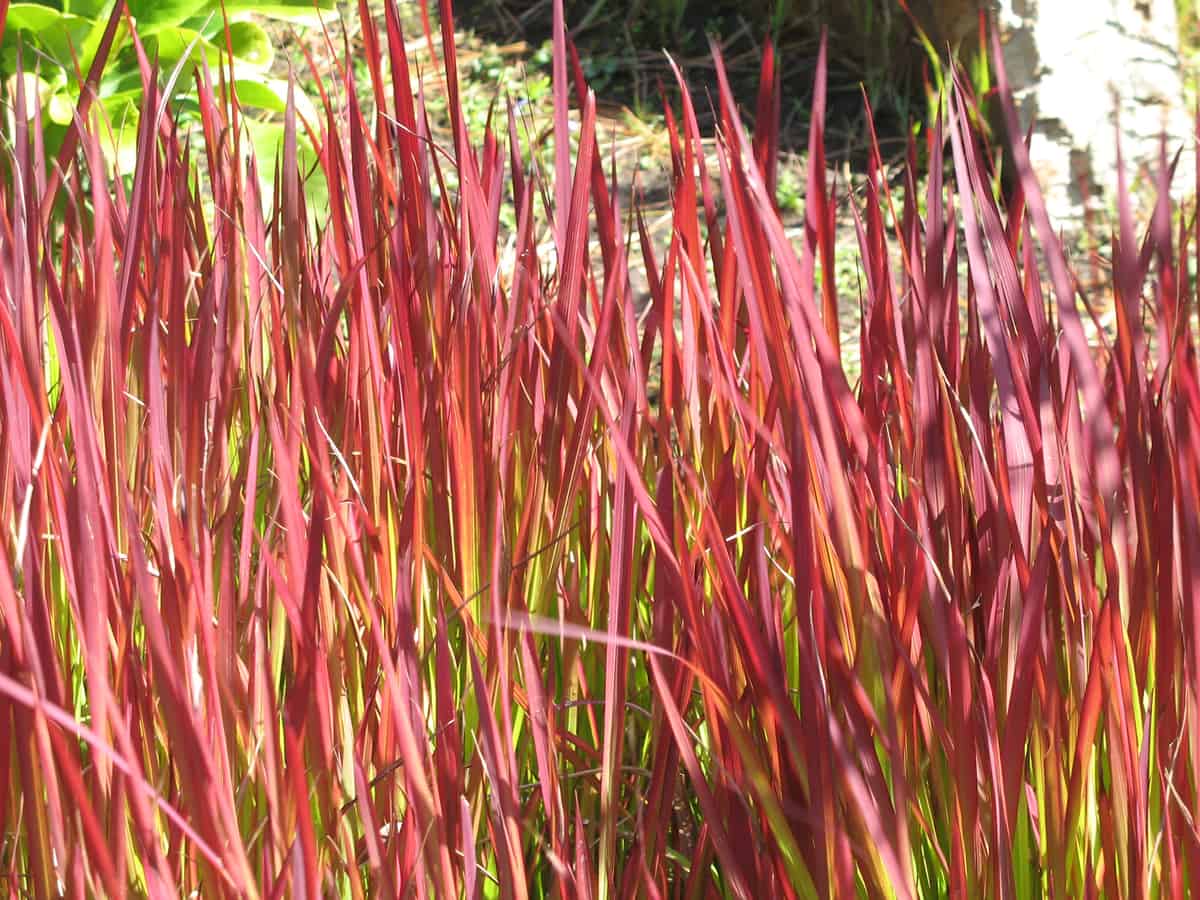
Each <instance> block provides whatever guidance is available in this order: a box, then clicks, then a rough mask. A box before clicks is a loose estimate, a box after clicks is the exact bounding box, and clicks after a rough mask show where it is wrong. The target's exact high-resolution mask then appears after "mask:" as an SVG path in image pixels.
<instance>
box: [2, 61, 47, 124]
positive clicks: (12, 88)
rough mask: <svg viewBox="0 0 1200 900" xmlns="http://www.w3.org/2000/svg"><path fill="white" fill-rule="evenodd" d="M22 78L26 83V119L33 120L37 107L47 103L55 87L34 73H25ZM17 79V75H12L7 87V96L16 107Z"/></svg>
mask: <svg viewBox="0 0 1200 900" xmlns="http://www.w3.org/2000/svg"><path fill="white" fill-rule="evenodd" d="M20 77H21V78H22V80H23V81H24V82H25V117H26V119H30V120H31V119H33V114H34V113H35V112H36V111H37V107H38V106H40V105H41V104H43V103H45V102H46V99H47V98H48V97H50V96H51V94H52V93H53V92H54V87H53V85H51V84H50V82H48V81H46V79H44V78H39V77H38V76H37V75H35V74H34V73H33V72H24V73H22V75H21V76H20ZM17 78H18V76H16V75H10V76H9V77H8V79H7V84H6V85H5V94H6V96H7V97H8V98H10V101H11V102H12V103H13V104H14V107H15V103H16V96H17Z"/></svg>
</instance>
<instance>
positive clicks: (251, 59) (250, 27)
mask: <svg viewBox="0 0 1200 900" xmlns="http://www.w3.org/2000/svg"><path fill="white" fill-rule="evenodd" d="M213 44H214V45H216V46H217V47H220V48H221V49H222V50H224V49H225V36H224V35H223V34H218V35H217V36H216V37H215V38H213ZM229 46H230V47H231V48H232V49H233V56H234V59H236V60H237V61H238V62H239V63H245V64H246V65H248V66H252V67H253V68H256V69H268V68H270V66H271V63H272V62H273V61H274V59H275V47H274V45H273V44H272V43H271V36H270V35H268V34H267V32H266V31H265V30H264V29H263V27H262V26H261V25H259V24H257V23H256V22H230V23H229Z"/></svg>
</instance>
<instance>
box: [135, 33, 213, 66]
mask: <svg viewBox="0 0 1200 900" xmlns="http://www.w3.org/2000/svg"><path fill="white" fill-rule="evenodd" d="M189 47H191V51H190V56H188V59H189V61H190V62H192V63H198V62H199V61H200V59H201V58H203V59H204V60H205V61H206V62H207V63H208V65H209V66H211V67H214V68H215V67H216V66H217V65H218V64H219V63H220V61H221V51H220V50H219V49H218V48H217V47H216V46H214V45H213V44H211V43H209V41H207V40H206V39H205V38H204V35H202V34H200V32H198V31H193V30H192V29H190V28H183V27H180V26H178V25H168V26H165V27H163V28H160V29H158V30H157V31H155V32H154V35H153V36H152V37H149V38H147V39H146V51H147V53H149V55H150V58H151V59H153V58H154V55H155V53H157V54H158V61H159V65H160V66H162V67H163V68H164V69H173V68H174V67H175V64H176V63H178V62H179V60H181V59H183V58H184V56H185V55H187V54H188V53H189V51H188V48H189ZM184 74H185V75H186V74H187V73H186V72H185V73H184Z"/></svg>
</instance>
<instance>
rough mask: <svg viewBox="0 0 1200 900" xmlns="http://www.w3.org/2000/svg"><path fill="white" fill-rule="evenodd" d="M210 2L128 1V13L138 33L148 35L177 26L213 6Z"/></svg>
mask: <svg viewBox="0 0 1200 900" xmlns="http://www.w3.org/2000/svg"><path fill="white" fill-rule="evenodd" d="M219 5H220V4H214V3H213V2H212V0H129V12H130V14H131V15H132V16H133V18H134V21H135V22H137V25H138V31H139V32H141V33H142V34H149V33H150V32H152V31H156V30H158V29H159V28H165V27H167V26H170V25H179V24H180V23H181V22H184V21H186V20H187V19H190V18H191V17H192V16H194V15H196V14H198V13H199V12H201V11H202V10H205V9H211V8H213V7H214V6H217V7H219Z"/></svg>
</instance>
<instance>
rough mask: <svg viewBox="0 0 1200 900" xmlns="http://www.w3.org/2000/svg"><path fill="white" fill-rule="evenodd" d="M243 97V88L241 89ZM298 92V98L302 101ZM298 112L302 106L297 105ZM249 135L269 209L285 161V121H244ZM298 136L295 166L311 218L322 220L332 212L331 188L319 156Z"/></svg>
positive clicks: (302, 136)
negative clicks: (278, 166)
mask: <svg viewBox="0 0 1200 900" xmlns="http://www.w3.org/2000/svg"><path fill="white" fill-rule="evenodd" d="M238 96H239V97H240V96H241V89H240V88H239V90H238ZM300 96H301V95H300V94H299V92H297V94H296V99H297V101H298V100H299V99H300ZM296 105H297V109H299V103H297V104H296ZM245 121H246V123H247V128H248V130H249V132H250V143H251V145H252V146H253V148H254V157H255V159H256V160H257V161H258V172H259V175H260V177H261V180H262V188H263V204H264V207H265V208H266V209H270V207H271V203H272V198H273V196H274V187H273V180H274V175H275V167H276V165H277V164H280V163H281V162H282V159H283V137H284V133H283V132H284V127H283V123H282V122H257V121H254V120H253V119H247V120H245ZM297 132H298V133H297V135H296V164H297V166H298V168H299V170H300V177H301V179H303V184H304V200H305V203H306V204H307V207H308V213H309V218H310V221H311V220H316V221H320V220H321V219H323V218H324V217H325V216H326V215H328V211H329V186H328V184H326V182H325V173H324V172H323V171H322V169H321V167H320V165H319V162H320V160H319V157H318V156H317V152H316V150H314V149H313V146H312V144H311V143H310V142H309V140H308V138H307V137H306V136H305V135H304V134H303V133H302V132H301V129H297Z"/></svg>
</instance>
